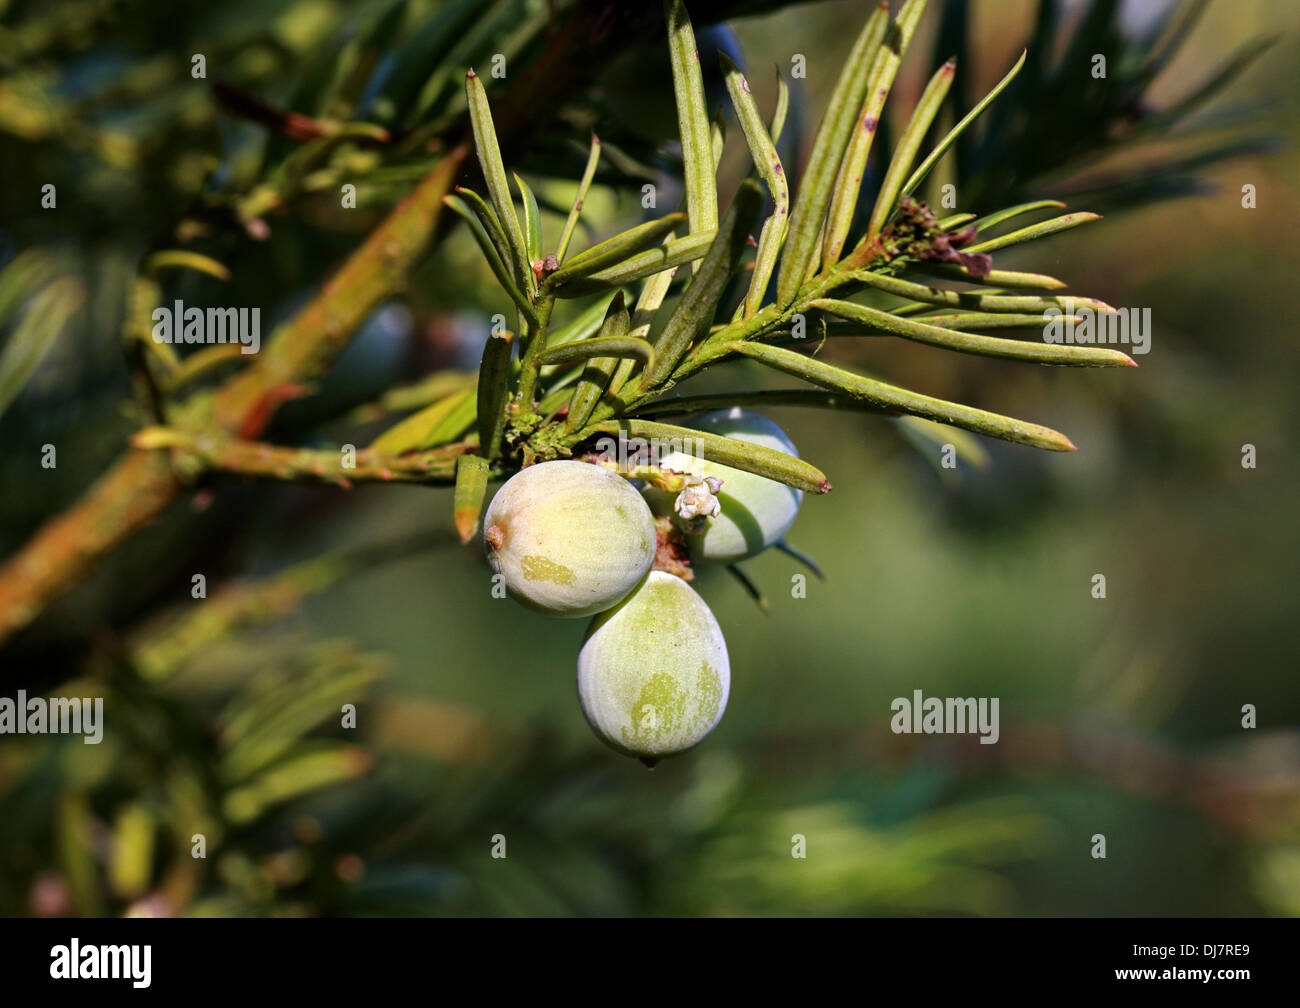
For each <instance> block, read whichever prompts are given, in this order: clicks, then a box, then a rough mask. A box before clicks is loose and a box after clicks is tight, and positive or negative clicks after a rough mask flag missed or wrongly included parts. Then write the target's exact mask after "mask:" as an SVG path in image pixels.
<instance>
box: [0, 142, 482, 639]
mask: <svg viewBox="0 0 1300 1008" xmlns="http://www.w3.org/2000/svg"><path fill="white" fill-rule="evenodd" d="M465 154H466V150H465V148H463V147H460V148H457V149H456V150H455V151H453V152H452V153H451V154H450V155H449V156H448V157H446V158H444V159H442V160H441V161H440V162H439V163H438V164H437V166H436V167H435V168H434V169H433V170H432V171H431V172H430V173H429V174H428V175H427V176H425V178H424V180H423V181H421V182H420V184H419V185H418V186H416V188H415V190H414V191H413V192H412V193H411V195H410V196H408V197H407V198H406V199H405V200H403V201H402V202H401V203H399V204H398V205H397V206H396V207H394V208H393V210H392V211H391V212H390V213H389V215H388V217H387V218H386V219H385V220H384V221H383V223H382V224H380V225H379V227H377V228H376V229H375V230H374V231H373V232H371V234H370V236H369V237H368V238H367V239H366V240H365V242H364V243H363V244H362V245H361V247H360V248H358V249H357V250H356V251H355V252H353V253H352V255H351V256H350V257H349V258H348V259H347V261H346V262H345V263H344V264H343V266H342V267H340V269H339V270H338V272H337V273H335V274H334V276H333V277H331V278H330V279H329V280H328V281H327V282H326V283H325V286H324V287H323V288H322V289H321V291H320V293H319V294H317V296H316V297H315V298H314V299H313V300H312V301H311V303H310V304H308V305H307V307H305V308H304V309H303V310H302V311H300V312H299V313H298V314H297V315H296V316H294V318H293V319H291V320H290V321H289V322H288V323H287V324H286V325H284V326H282V327H281V328H279V329H278V330H276V332H275V333H273V334H272V335H271V338H270V340H269V342H268V344H267V346H266V348H265V349H264V350H263V352H262V353H261V354H260V355H259V356H258V359H257V360H256V362H255V363H254V364H252V365H251V366H250V367H248V368H245V369H244V370H242V371H240V372H238V373H236V374H235V375H233V376H231V377H230V378H229V379H227V380H226V382H225V383H224V384H223V385H222V386H220V387H219V388H218V390H217V392H216V394H215V396H214V397H213V404H212V407H211V415H210V416H206V411H203V412H201V411H200V410H199V409H197V408H195V409H181V410H178V411H177V414H178V415H185V416H190V415H192V414H193V415H194V416H195V420H194V421H193V422H194V423H196V424H198V425H201V424H202V423H203V421H204V420H205V419H206V420H207V422H209V423H212V424H214V425H215V426H216V427H217V428H218V429H219V430H221V431H224V432H229V433H231V434H235V435H236V436H237V437H241V438H254V437H256V436H257V435H258V434H260V433H261V432H262V431H263V430H264V429H265V427H266V425H267V424H268V423H269V422H270V420H271V417H272V416H273V415H274V413H275V410H276V408H277V407H278V406H279V405H280V404H281V403H282V402H284V401H285V399H286V398H288V397H290V395H291V391H287V390H293V389H296V388H299V387H301V384H302V383H303V382H305V381H309V380H311V379H312V378H314V377H315V376H317V375H319V374H320V373H321V372H323V371H324V370H325V368H326V367H328V365H329V363H330V362H331V361H332V360H333V359H334V357H335V356H336V355H337V354H338V353H339V351H340V350H342V349H343V347H344V346H345V345H346V344H347V341H348V339H349V338H350V337H351V335H352V333H353V332H354V331H355V330H356V329H357V328H358V327H359V326H360V325H361V323H362V322H363V321H365V319H366V318H367V317H368V316H369V315H370V313H371V312H372V311H374V309H375V308H376V307H377V306H378V305H379V304H380V303H381V302H382V301H383V300H384V299H385V298H387V297H390V296H391V295H392V294H393V293H395V292H396V291H398V290H400V288H401V285H402V283H403V281H404V280H405V277H406V275H407V273H408V272H409V270H410V269H411V267H412V266H414V265H415V263H416V262H417V261H418V260H419V258H420V256H421V254H422V253H423V252H424V250H425V248H426V247H427V246H428V244H429V241H430V238H431V237H432V236H433V231H434V227H435V225H436V224H437V220H438V215H439V212H440V211H441V208H442V197H443V196H444V195H446V193H447V191H448V190H449V189H450V187H451V183H452V180H453V179H454V177H455V175H456V172H457V171H458V170H459V167H460V162H461V160H462V159H463V158H464V156H465ZM190 405H191V404H190V403H186V404H184V406H185V407H189V406H190ZM254 454H255V452H254ZM250 463H251V458H250ZM453 463H454V458H453ZM268 475H269V473H268ZM180 488H181V483H180V481H179V480H178V479H177V477H176V474H175V473H174V471H173V469H172V466H171V465H170V464H169V462H168V456H167V455H166V454H165V453H163V452H161V451H157V450H142V449H139V448H131V449H129V450H128V451H127V453H126V454H125V455H123V456H122V457H121V458H120V459H119V460H118V461H117V462H116V463H114V465H113V467H112V468H111V469H109V471H108V472H107V473H105V474H104V475H103V476H102V477H100V479H99V480H98V481H97V482H96V483H95V484H94V485H93V486H92V487H91V488H90V490H88V491H87V492H86V494H85V495H84V496H83V497H82V498H81V499H80V500H79V501H78V502H77V503H76V504H74V505H73V506H72V508H71V509H69V510H68V511H66V512H64V513H63V514H61V515H59V516H57V517H55V518H52V519H50V520H49V521H48V522H46V523H45V524H44V525H43V526H41V528H40V529H38V530H37V532H36V534H35V535H34V536H32V538H31V539H29V540H28V541H27V543H26V544H24V546H23V547H22V549H20V550H19V551H18V553H17V554H16V555H14V556H13V557H12V558H11V559H10V560H9V561H8V562H7V563H6V564H5V565H4V566H3V567H0V644H2V643H3V642H4V641H5V640H6V639H8V638H9V637H10V636H12V635H13V634H14V633H15V632H17V631H18V630H20V629H22V628H23V627H25V626H27V625H28V624H29V623H30V622H31V621H32V620H34V619H35V618H36V617H37V616H39V615H40V613H41V612H42V611H43V610H44V609H45V607H46V606H48V605H49V604H50V603H51V602H53V601H54V600H55V599H57V598H59V597H60V596H61V595H63V594H65V593H66V592H68V591H70V590H71V589H72V588H73V587H74V586H75V585H77V584H78V583H79V582H80V581H81V579H82V578H83V577H85V576H86V574H88V573H89V572H90V571H91V570H92V569H93V568H94V567H95V565H96V563H97V562H98V561H99V559H100V558H101V557H102V556H103V555H104V554H106V553H107V552H108V551H109V550H111V549H112V548H113V547H115V546H116V545H118V544H119V543H120V542H122V541H123V540H124V539H126V538H127V537H128V536H129V535H130V534H131V533H132V532H134V531H135V530H136V529H138V528H140V527H141V526H143V525H145V524H146V523H147V522H149V521H151V520H152V519H154V518H156V517H157V516H158V515H159V514H161V513H162V512H163V510H164V509H165V508H166V507H167V505H168V504H170V503H171V502H172V500H174V499H175V497H176V495H177V493H178V492H179V490H180Z"/></svg>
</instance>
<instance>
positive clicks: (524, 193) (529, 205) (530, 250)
mask: <svg viewBox="0 0 1300 1008" xmlns="http://www.w3.org/2000/svg"><path fill="white" fill-rule="evenodd" d="M515 185H516V186H517V187H518V188H519V196H520V198H521V199H522V200H523V204H524V244H525V248H524V251H525V252H526V253H527V254H528V263H529V265H530V266H531V265H532V264H533V263H535V262H537V261H538V260H539V259H541V258H542V220H541V211H540V210H538V209H537V197H536V196H534V195H533V191H532V190H531V189H530V188H528V183H527V182H525V181H524V180H523V179H521V178H520V177H519V174H518V173H517V172H516V173H515Z"/></svg>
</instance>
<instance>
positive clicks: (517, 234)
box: [465, 70, 532, 290]
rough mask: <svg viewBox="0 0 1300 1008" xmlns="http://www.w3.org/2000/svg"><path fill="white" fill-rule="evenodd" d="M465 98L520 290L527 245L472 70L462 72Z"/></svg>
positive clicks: (525, 277)
mask: <svg viewBox="0 0 1300 1008" xmlns="http://www.w3.org/2000/svg"><path fill="white" fill-rule="evenodd" d="M465 99H466V101H467V102H468V103H469V118H470V125H471V126H472V127H473V130H474V149H475V151H476V152H477V153H478V163H479V166H480V167H481V168H482V169H483V180H484V182H486V183H487V188H488V195H489V196H490V197H491V198H492V206H493V208H494V209H495V210H496V215H497V220H498V221H499V222H500V223H501V229H502V230H503V231H504V232H505V235H506V240H507V241H508V242H509V243H510V252H511V261H510V262H509V263H508V265H509V266H510V268H511V271H512V272H513V274H514V276H515V283H516V284H517V285H518V286H519V287H520V288H521V289H522V290H528V289H529V284H530V283H531V277H532V270H531V269H530V268H529V263H528V252H527V247H526V245H525V244H524V236H523V232H522V231H521V230H520V228H519V217H518V215H517V214H516V213H515V204H514V200H513V199H512V198H511V196H510V182H509V180H508V179H507V178H506V169H505V165H504V164H503V163H502V161H501V148H500V146H499V145H498V144H497V133H496V127H495V126H494V125H493V124H492V109H491V106H489V105H488V99H487V91H486V90H484V88H483V81H482V80H480V79H479V76H478V74H476V73H475V72H474V71H473V70H470V71H469V72H468V73H467V74H466V75H465Z"/></svg>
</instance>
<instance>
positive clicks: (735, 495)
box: [646, 407, 803, 563]
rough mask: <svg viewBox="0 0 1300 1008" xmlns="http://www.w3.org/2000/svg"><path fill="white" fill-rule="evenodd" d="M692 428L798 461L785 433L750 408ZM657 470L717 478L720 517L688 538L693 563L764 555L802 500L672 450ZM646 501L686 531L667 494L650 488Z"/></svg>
mask: <svg viewBox="0 0 1300 1008" xmlns="http://www.w3.org/2000/svg"><path fill="white" fill-rule="evenodd" d="M691 426H692V427H693V428H695V429H696V430H702V431H707V432H709V433H711V434H721V435H724V436H726V437H732V438H735V439H736V440H738V441H747V442H749V443H750V444H756V445H762V446H764V447H765V448H772V449H774V450H776V451H779V452H784V453H785V454H787V455H793V456H795V457H796V458H798V457H799V451H798V449H797V448H795V446H794V442H793V441H791V440H790V438H789V437H788V436H787V435H786V433H785V431H783V430H782V429H781V428H780V427H778V426H777V425H776V424H774V423H773V422H772V421H771V420H769V419H767V417H765V416H762V415H761V414H758V413H754V412H751V411H750V410H745V409H741V408H739V407H733V408H731V409H722V410H714V411H713V412H711V413H705V414H704V415H703V416H701V417H700V418H699V419H697V420H696V421H695V422H694V423H693V424H691ZM660 467H661V468H665V469H675V470H677V471H679V472H688V473H691V474H692V475H694V476H700V477H705V476H716V477H718V478H719V479H721V480H722V489H721V490H720V491H719V493H718V502H719V503H720V504H721V505H722V513H721V514H720V515H718V516H717V517H716V518H706V519H704V522H705V526H704V533H703V534H702V535H688V536H687V539H688V541H689V542H690V546H691V555H692V556H693V557H694V558H695V559H696V560H709V561H714V562H717V563H734V562H735V561H737V560H744V559H745V558H747V557H752V556H755V555H756V554H759V553H761V552H763V550H765V549H767V548H768V547H769V546H771V545H772V544H773V543H775V542H777V541H778V540H780V539H782V538H784V536H785V534H786V532H788V531H789V530H790V526H791V525H793V524H794V519H795V516H796V515H798V513H799V503H800V501H801V500H802V499H803V494H801V493H800V492H799V491H798V490H795V489H794V488H793V487H788V486H786V485H785V484H784V483H778V482H776V480H770V479H767V478H766V477H765V476H756V475H755V474H754V473H749V472H745V471H744V470H741V469H733V468H731V467H730V466H725V465H721V464H719V463H717V462H708V461H705V460H704V459H698V458H695V457H694V456H692V455H686V454H683V453H681V452H672V453H670V454H669V455H667V456H666V457H664V458H663V459H662V460H661V461H660ZM646 499H647V500H649V502H650V506H651V507H652V508H653V509H654V510H655V511H656V512H657V513H658V514H663V515H668V516H669V517H672V518H673V520H674V522H676V523H677V525H678V526H679V527H680V528H682V529H683V530H684V531H685V530H686V529H687V528H688V526H687V525H686V524H685V523H684V522H682V520H681V519H679V518H678V517H677V516H676V515H675V514H674V513H673V495H672V494H669V493H665V492H664V491H662V490H655V489H653V488H651V489H648V490H646Z"/></svg>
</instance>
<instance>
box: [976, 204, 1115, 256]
mask: <svg viewBox="0 0 1300 1008" xmlns="http://www.w3.org/2000/svg"><path fill="white" fill-rule="evenodd" d="M1095 220H1101V214H1095V213H1087V212H1081V213H1072V214H1064V215H1063V216H1061V217H1053V218H1052V219H1051V220H1046V221H1041V222H1040V223H1038V224H1030V225H1029V226H1028V227H1023V228H1021V229H1020V230H1019V231H1012V232H1011V233H1010V234H1004V235H999V236H998V237H996V238H990V239H989V240H988V241H985V242H980V243H979V244H977V245H971V246H970V247H969V248H964V249H962V251H963V252H965V253H967V254H970V253H974V252H994V251H996V250H997V249H1003V248H1009V247H1010V246H1012V245H1020V244H1023V243H1024V242H1028V241H1034V240H1035V239H1037V238H1046V237H1047V236H1048V235H1054V234H1056V233H1057V232H1058V231H1068V230H1070V228H1075V227H1078V226H1079V225H1080V224H1087V223H1089V222H1090V221H1095Z"/></svg>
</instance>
